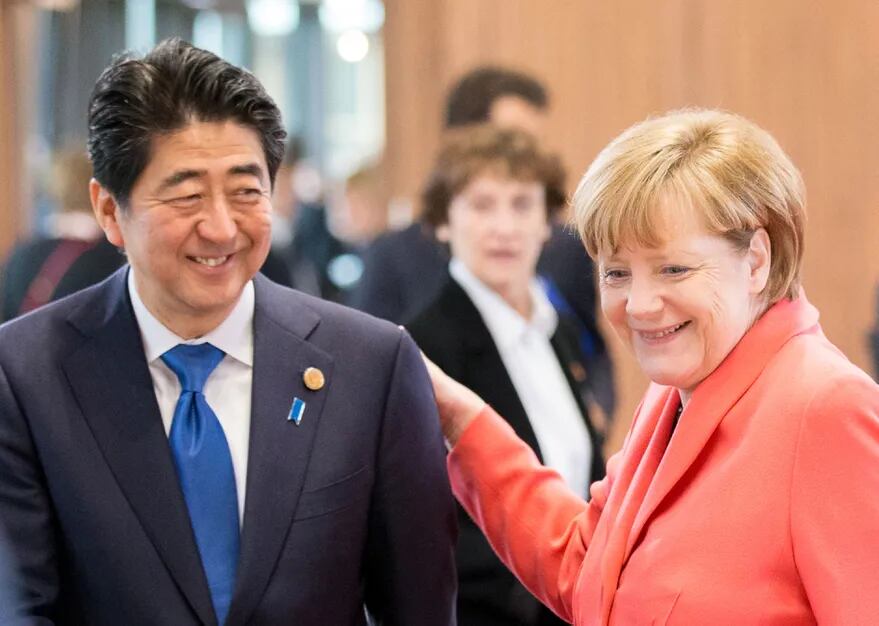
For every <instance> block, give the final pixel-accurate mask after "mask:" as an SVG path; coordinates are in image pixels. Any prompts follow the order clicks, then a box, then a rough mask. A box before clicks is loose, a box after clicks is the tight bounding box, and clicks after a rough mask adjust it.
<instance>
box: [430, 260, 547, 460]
mask: <svg viewBox="0 0 879 626" xmlns="http://www.w3.org/2000/svg"><path fill="white" fill-rule="evenodd" d="M439 303H440V306H441V307H442V309H443V313H444V317H445V318H446V319H449V320H452V321H453V322H454V323H455V324H457V328H458V329H459V332H460V335H461V340H462V346H463V349H464V352H465V363H466V368H467V375H466V377H465V380H464V381H462V382H464V383H465V384H467V386H469V387H472V388H473V389H474V390H475V391H477V393H479V394H480V395H481V396H482V397H483V399H484V400H485V401H486V402H488V403H489V404H490V405H492V407H494V409H495V410H496V411H497V413H498V414H499V415H502V416H503V418H504V419H505V420H506V421H507V423H508V424H510V426H512V428H513V430H514V431H515V432H516V434H517V435H518V436H519V438H520V439H522V440H523V441H525V443H527V444H528V445H529V446H530V447H531V449H533V450H534V452H535V453H536V454H537V456H538V458H540V460H541V462H543V455H542V454H541V452H540V446H539V445H538V443H537V435H535V434H534V429H533V428H532V426H531V422H530V421H529V420H528V414H527V413H526V412H525V407H524V406H523V405H522V401H521V399H520V398H519V394H518V393H517V392H516V388H515V386H514V385H513V381H512V379H511V378H510V375H509V373H507V369H506V367H504V362H503V360H502V359H501V355H500V352H499V351H498V348H497V345H495V343H494V339H492V337H491V333H490V332H489V330H488V327H487V326H486V325H485V322H484V321H483V319H482V315H480V313H479V310H478V309H477V308H476V305H474V304H473V302H472V301H471V300H470V298H469V296H468V295H467V293H466V292H465V291H464V289H463V288H462V287H461V286H460V285H459V284H458V283H457V282H456V281H454V280H453V279H452V278H451V277H450V278H449V280H448V282H447V284H446V288H445V289H444V290H443V292H442V295H441V296H440V302H439Z"/></svg>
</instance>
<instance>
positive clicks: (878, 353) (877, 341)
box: [868, 285, 879, 380]
mask: <svg viewBox="0 0 879 626" xmlns="http://www.w3.org/2000/svg"><path fill="white" fill-rule="evenodd" d="M874 310H875V312H876V313H875V318H876V323H875V325H874V326H873V328H872V330H871V331H870V334H869V338H868V342H869V344H870V353H871V354H872V355H873V378H875V379H876V380H879V285H877V286H876V308H875V309H874Z"/></svg>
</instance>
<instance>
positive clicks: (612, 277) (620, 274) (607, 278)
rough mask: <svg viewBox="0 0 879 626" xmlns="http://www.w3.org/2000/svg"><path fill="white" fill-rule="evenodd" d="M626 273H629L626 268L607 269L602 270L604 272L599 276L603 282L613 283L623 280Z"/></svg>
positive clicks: (626, 275)
mask: <svg viewBox="0 0 879 626" xmlns="http://www.w3.org/2000/svg"><path fill="white" fill-rule="evenodd" d="M628 275H629V273H628V272H627V271H626V270H619V269H609V270H604V272H603V273H602V274H601V278H602V280H603V281H604V282H605V283H608V284H613V283H618V282H620V281H621V280H625V279H626V278H627V277H628Z"/></svg>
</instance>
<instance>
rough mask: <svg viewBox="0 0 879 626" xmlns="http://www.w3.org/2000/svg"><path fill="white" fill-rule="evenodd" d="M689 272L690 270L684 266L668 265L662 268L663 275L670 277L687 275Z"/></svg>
mask: <svg viewBox="0 0 879 626" xmlns="http://www.w3.org/2000/svg"><path fill="white" fill-rule="evenodd" d="M688 271H690V268H688V267H684V266H683V265H668V266H666V267H664V268H662V273H663V274H667V275H669V276H681V275H682V274H686V273H687V272H688Z"/></svg>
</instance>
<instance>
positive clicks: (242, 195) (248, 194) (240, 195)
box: [232, 187, 263, 202]
mask: <svg viewBox="0 0 879 626" xmlns="http://www.w3.org/2000/svg"><path fill="white" fill-rule="evenodd" d="M232 197H233V198H234V199H235V200H236V201H237V202H259V201H260V200H262V198H263V193H262V189H257V188H255V187H247V188H244V189H238V190H236V191H235V192H234V193H233V194H232Z"/></svg>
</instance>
